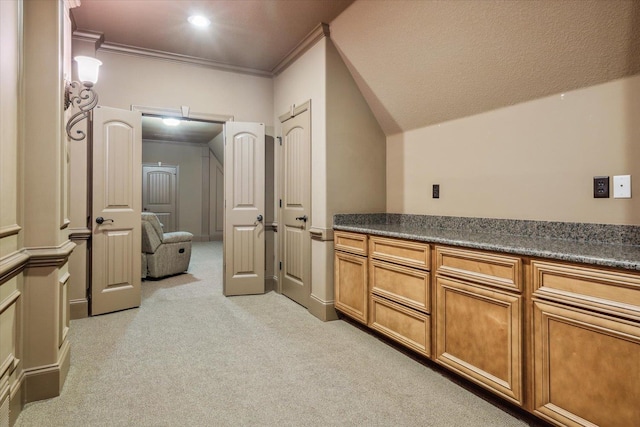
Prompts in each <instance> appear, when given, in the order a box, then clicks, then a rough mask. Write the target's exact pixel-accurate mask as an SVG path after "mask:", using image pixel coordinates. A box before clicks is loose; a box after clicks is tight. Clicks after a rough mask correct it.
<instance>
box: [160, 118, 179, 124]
mask: <svg viewBox="0 0 640 427" xmlns="http://www.w3.org/2000/svg"><path fill="white" fill-rule="evenodd" d="M162 123H164V124H165V125H167V126H178V125H179V124H180V120H178V119H174V118H171V117H167V118H164V119H162Z"/></svg>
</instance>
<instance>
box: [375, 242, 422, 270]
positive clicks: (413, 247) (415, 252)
mask: <svg viewBox="0 0 640 427" xmlns="http://www.w3.org/2000/svg"><path fill="white" fill-rule="evenodd" d="M369 253H370V254H371V257H373V258H375V259H381V260H384V261H390V262H395V263H398V264H402V265H405V266H407V267H416V268H421V269H423V270H428V269H429V267H430V265H431V257H430V254H431V252H430V250H429V245H428V244H426V243H417V242H410V241H406V240H398V239H387V238H384V237H374V236H371V238H370V239H369Z"/></svg>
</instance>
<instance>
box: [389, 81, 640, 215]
mask: <svg viewBox="0 0 640 427" xmlns="http://www.w3.org/2000/svg"><path fill="white" fill-rule="evenodd" d="M639 118H640V75H637V76H633V77H630V78H625V79H621V80H616V81H612V82H608V83H604V84H601V85H597V86H593V87H588V88H584V89H580V90H575V91H571V92H567V93H564V94H557V95H554V96H550V97H546V98H542V99H538V100H534V101H530V102H526V103H523V104H519V105H515V106H513V107H508V108H502V109H499V110H495V111H490V112H487V113H484V114H479V115H476V116H472V117H467V118H462V119H459V120H453V121H450V122H445V123H441V124H438V125H434V126H428V127H425V128H421V129H416V130H412V131H409V132H405V133H400V134H397V135H392V136H390V137H388V139H387V211H389V212H398V213H412V214H432V215H454V216H471V217H489V218H514V219H534V220H546V221H569V222H590V223H610V224H639V223H640V190H638V191H636V192H635V194H632V196H633V198H632V199H613V198H609V199H594V198H593V177H594V176H596V175H606V176H610V177H612V176H613V175H626V174H631V175H632V179H633V180H635V181H636V183H640V181H638V180H640V162H639V161H638V160H639V159H640V126H638V122H639ZM611 181H612V183H613V178H611ZM432 184H440V199H432V198H431V186H432ZM639 185H640V184H639ZM632 192H633V184H632Z"/></svg>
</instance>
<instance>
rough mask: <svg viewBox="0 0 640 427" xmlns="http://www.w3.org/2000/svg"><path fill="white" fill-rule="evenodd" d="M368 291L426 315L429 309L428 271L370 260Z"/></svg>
mask: <svg viewBox="0 0 640 427" xmlns="http://www.w3.org/2000/svg"><path fill="white" fill-rule="evenodd" d="M369 289H370V290H371V292H373V293H375V294H378V295H381V296H383V297H386V298H389V299H392V300H395V301H397V302H399V303H401V304H404V305H408V306H410V307H412V308H415V309H416V310H420V311H424V312H427V313H428V312H429V310H430V307H431V295H430V294H431V292H430V286H429V272H428V271H424V270H417V269H415V268H407V267H402V266H400V265H396V264H391V263H388V262H384V261H377V260H373V259H372V260H371V261H370V262H369Z"/></svg>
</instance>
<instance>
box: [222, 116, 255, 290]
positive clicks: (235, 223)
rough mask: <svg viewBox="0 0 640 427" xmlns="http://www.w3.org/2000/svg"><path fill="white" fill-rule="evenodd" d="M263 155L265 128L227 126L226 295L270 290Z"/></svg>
mask: <svg viewBox="0 0 640 427" xmlns="http://www.w3.org/2000/svg"><path fill="white" fill-rule="evenodd" d="M264 155H265V131H264V124H262V123H242V122H227V123H226V125H225V147H224V167H225V171H224V180H225V181H224V198H225V209H224V219H225V222H224V237H223V240H224V281H223V292H224V295H226V296H231V295H247V294H261V293H264V291H265V286H264V270H265V258H264V257H265V225H264V207H265V206H264V198H265V197H264V195H265V181H264V173H265V167H264V166H265V165H264V161H265V157H264Z"/></svg>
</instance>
